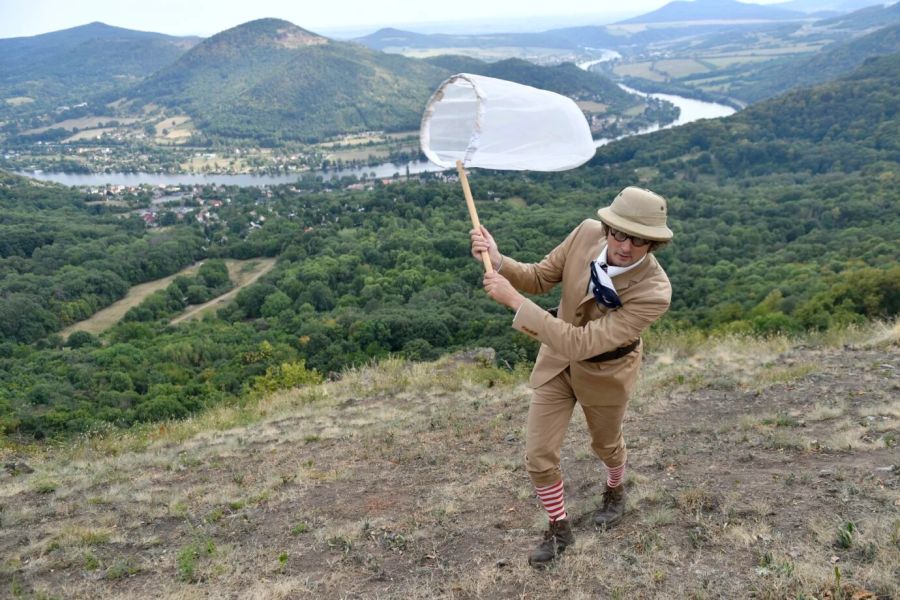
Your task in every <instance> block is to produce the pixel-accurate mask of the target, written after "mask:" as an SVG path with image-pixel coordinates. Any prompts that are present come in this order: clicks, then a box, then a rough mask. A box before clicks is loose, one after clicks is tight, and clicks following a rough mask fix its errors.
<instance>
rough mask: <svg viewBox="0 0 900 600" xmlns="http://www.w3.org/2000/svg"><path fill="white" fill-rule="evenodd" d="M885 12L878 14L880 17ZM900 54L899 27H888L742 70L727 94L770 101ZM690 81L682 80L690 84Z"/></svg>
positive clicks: (898, 16) (898, 10)
mask: <svg viewBox="0 0 900 600" xmlns="http://www.w3.org/2000/svg"><path fill="white" fill-rule="evenodd" d="M894 8H895V9H896V10H894V11H893V12H894V13H896V15H895V16H894V17H893V18H894V19H895V20H896V19H900V4H898V5H896V6H895V7H894ZM887 10H889V9H886V10H884V11H879V14H881V16H882V17H884V16H885V14H884V13H885V12H887ZM898 51H900V24H894V25H888V26H887V27H882V28H880V29H878V30H877V31H874V32H872V33H870V34H867V35H864V36H862V37H859V38H855V39H852V40H849V41H845V42H840V43H837V44H832V45H830V46H828V47H826V48H825V49H823V50H822V51H820V52H818V53H816V54H814V55H812V56H810V57H802V58H792V59H787V60H780V61H775V62H773V63H772V64H770V65H768V66H764V67H762V68H747V67H742V68H740V69H735V71H744V72H745V73H746V74H743V75H738V76H737V80H736V81H735V82H734V83H733V84H732V85H731V87H730V88H729V90H728V93H729V94H730V95H732V96H734V97H735V98H740V99H741V100H745V101H747V102H756V101H758V100H763V99H766V98H772V97H774V96H777V95H778V94H781V93H784V92H785V91H787V90H790V89H794V88H797V87H800V86H811V85H815V84H818V83H822V82H825V81H829V80H832V79H834V78H836V77H839V76H841V75H844V74H845V73H848V72H850V71H852V70H853V69H855V68H856V67H858V66H859V65H860V64H862V63H863V62H864V61H865V60H866V59H868V58H872V57H875V56H883V55H888V54H894V53H896V52H898ZM690 81H691V78H689V77H688V78H685V79H684V82H685V83H690Z"/></svg>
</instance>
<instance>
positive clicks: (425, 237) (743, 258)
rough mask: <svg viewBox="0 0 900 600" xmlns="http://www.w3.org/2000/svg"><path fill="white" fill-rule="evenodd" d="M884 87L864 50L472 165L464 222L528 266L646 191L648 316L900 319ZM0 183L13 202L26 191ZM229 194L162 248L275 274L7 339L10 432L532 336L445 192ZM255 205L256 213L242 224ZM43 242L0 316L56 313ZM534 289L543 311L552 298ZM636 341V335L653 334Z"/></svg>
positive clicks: (889, 76) (881, 70) (185, 405)
mask: <svg viewBox="0 0 900 600" xmlns="http://www.w3.org/2000/svg"><path fill="white" fill-rule="evenodd" d="M898 82H900V56H892V57H888V58H883V59H877V60H870V61H868V62H867V63H866V64H865V65H864V66H863V67H862V68H860V69H859V70H857V71H856V72H854V73H853V74H852V75H851V76H849V77H846V78H844V79H842V80H839V81H836V82H833V83H830V84H827V85H823V86H820V87H817V88H813V89H811V90H801V91H798V92H795V93H792V94H789V95H787V96H784V97H782V98H778V99H774V100H771V101H768V102H764V103H760V104H759V105H756V106H754V107H752V108H751V109H748V110H746V111H744V112H742V113H739V114H737V115H735V116H733V117H730V118H727V119H720V120H714V121H701V122H698V123H695V124H690V125H686V126H683V127H680V128H676V129H674V130H667V131H662V132H658V133H655V134H652V135H647V136H640V137H635V138H630V139H627V140H623V141H620V142H616V143H613V144H610V145H608V146H605V147H603V148H601V149H600V150H599V152H598V154H597V156H596V157H595V158H594V159H593V160H592V161H591V162H590V163H589V164H588V165H586V166H584V167H582V168H579V169H577V170H574V171H570V172H564V173H554V174H535V173H531V174H527V173H526V174H523V173H499V172H496V173H488V172H481V171H476V172H474V173H472V176H471V182H472V187H473V192H474V194H475V196H476V198H477V199H478V206H479V214H480V216H481V221H482V223H484V224H485V225H486V226H487V227H488V228H489V229H491V230H492V232H493V233H494V235H495V237H496V238H497V240H498V241H499V243H500V245H501V250H503V251H504V252H505V253H507V254H510V255H512V256H514V257H516V258H518V259H520V260H524V261H531V260H539V259H540V258H541V257H542V256H543V255H544V254H545V253H547V252H548V251H549V250H551V249H552V248H553V247H554V245H556V244H557V243H558V242H559V241H560V240H562V239H563V237H564V236H565V235H566V233H567V232H568V231H570V230H571V228H573V227H574V226H575V225H577V224H578V223H579V222H580V221H582V220H583V219H585V218H591V217H592V216H594V214H595V211H596V209H597V208H598V207H599V206H603V205H605V204H607V203H608V202H609V201H610V200H611V199H612V198H613V197H614V195H615V194H616V192H617V191H618V190H619V189H620V188H621V187H623V186H625V185H630V184H640V185H645V186H647V187H650V188H652V189H654V190H656V191H658V192H660V193H662V194H664V195H665V196H667V197H668V198H669V200H670V215H671V226H672V228H673V230H674V231H675V240H674V243H673V244H672V245H671V246H669V247H667V248H666V249H664V250H663V251H662V252H661V253H660V256H659V258H660V261H661V262H662V264H663V265H664V266H665V268H666V270H667V271H668V273H669V275H670V277H671V279H672V283H673V288H674V296H673V304H672V309H671V311H670V313H669V314H668V315H667V316H666V317H665V318H664V319H663V320H662V321H661V322H660V323H659V324H658V328H662V329H685V330H693V329H698V330H699V331H700V332H710V331H719V332H722V331H751V332H757V333H763V334H764V333H769V332H775V331H784V332H794V331H802V330H805V329H824V328H828V327H832V326H840V325H842V324H847V323H853V322H857V321H862V320H864V319H871V318H878V317H887V316H891V315H896V314H897V313H898V312H900V266H898V258H900V241H898V236H897V231H898V230H900V217H898V215H900V196H898V195H897V192H896V189H897V183H898V182H897V165H898V164H900V146H898V144H900V142H898V140H900V129H898V127H900V119H898V98H897V95H896V90H897V89H898ZM7 185H8V186H9V187H8V188H6V189H7V190H8V191H7V194H8V196H9V197H19V196H20V195H21V194H22V193H23V190H32V189H33V188H32V187H29V186H30V184H24V183H21V182H20V181H17V180H11V181H9V182H8V183H7ZM28 193H30V194H31V195H32V197H33V196H34V195H35V194H36V192H28ZM228 193H229V196H230V197H231V198H232V202H231V203H230V204H228V205H226V206H223V207H222V212H221V218H222V221H221V222H219V223H217V224H216V223H212V224H207V225H203V226H201V225H199V224H193V225H190V226H186V225H185V226H176V227H175V228H174V229H171V230H168V231H166V232H164V234H165V235H166V236H167V237H165V238H163V239H172V240H193V239H197V238H200V239H202V240H203V244H204V246H205V247H206V250H205V252H204V253H203V255H204V256H205V257H209V258H215V257H233V258H249V257H253V256H277V257H278V264H277V266H276V268H275V269H274V270H273V271H272V272H271V273H270V274H269V275H267V276H266V277H265V278H264V279H263V280H262V281H261V282H259V283H257V284H255V285H253V286H250V287H248V288H245V289H243V290H242V291H241V292H240V293H239V294H238V295H237V298H236V300H235V302H234V303H232V304H230V305H229V306H227V307H226V308H224V309H222V310H220V311H219V313H218V317H217V318H208V319H205V320H204V321H201V322H190V323H185V324H183V325H179V326H177V327H171V326H169V319H170V318H171V314H172V312H171V309H167V310H156V308H159V307H158V306H157V307H156V308H153V309H152V310H151V308H152V307H144V308H146V309H147V310H137V311H135V313H134V314H132V315H131V316H130V317H128V318H127V319H125V320H124V322H122V323H120V324H118V325H116V326H114V327H112V328H111V329H110V330H109V331H107V332H106V333H105V334H103V335H102V336H100V338H94V337H92V336H89V335H83V336H80V337H79V339H78V340H77V342H72V341H71V339H70V341H69V342H68V343H67V344H66V345H65V346H64V345H63V342H62V340H60V339H58V338H53V337H52V336H51V337H49V338H46V339H45V340H44V341H42V342H40V343H39V344H37V345H27V344H23V343H21V342H22V341H30V340H28V339H25V340H22V339H21V338H18V337H16V334H15V332H14V333H13V335H9V334H8V333H5V334H4V335H5V341H4V343H2V344H0V376H2V377H3V379H4V381H7V382H10V383H9V384H8V385H5V386H4V387H3V388H2V389H0V415H3V416H2V427H3V428H4V430H5V431H6V432H7V434H12V435H25V436H32V435H33V436H39V437H40V436H45V435H53V434H55V433H58V432H66V431H69V432H71V431H83V430H87V429H93V428H97V427H101V426H103V424H104V423H106V424H112V425H128V424H130V423H134V422H138V421H148V420H155V419H160V418H167V417H179V416H184V415H186V414H189V413H190V412H192V411H196V410H199V409H201V408H202V407H204V406H210V405H213V404H217V403H221V402H230V403H240V402H243V401H245V400H246V399H247V398H250V397H253V396H254V395H255V394H260V393H263V392H266V391H270V390H273V389H278V388H279V387H289V386H292V385H296V384H297V383H299V382H304V381H315V380H317V379H319V378H321V377H324V376H327V375H328V374H329V373H331V372H339V371H340V370H341V369H343V368H344V367H346V366H348V365H352V364H360V363H364V362H366V361H367V360H370V359H371V358H375V357H384V356H387V355H388V354H390V353H397V354H401V355H403V356H406V357H409V358H412V359H429V358H433V357H435V356H437V355H439V354H442V353H445V352H448V351H451V350H455V349H459V348H469V347H472V346H490V347H493V348H495V349H496V350H497V356H498V362H499V364H500V365H502V366H506V365H514V364H515V363H517V362H519V361H525V360H528V359H530V358H532V357H533V355H534V353H535V351H536V346H535V344H534V343H533V342H532V341H531V340H530V339H528V338H526V337H524V336H521V335H519V334H518V333H516V332H515V331H514V330H512V329H511V327H510V319H511V315H510V314H509V311H507V310H506V309H505V308H502V307H499V306H497V305H495V304H494V303H492V302H491V301H489V300H488V299H487V298H486V297H485V295H484V294H483V292H482V291H481V289H480V279H481V276H480V272H481V269H480V267H479V265H478V264H477V263H476V262H475V261H473V260H472V259H471V258H470V257H469V255H468V237H467V233H466V232H467V230H468V229H469V224H468V217H467V214H466V210H465V207H464V203H463V201H462V198H461V192H460V189H459V187H458V185H457V184H447V183H443V182H440V181H437V180H431V179H429V178H423V180H422V181H420V182H409V183H396V184H393V185H378V186H376V188H375V189H374V190H373V191H370V192H349V191H342V192H331V193H322V194H316V193H306V194H304V193H300V192H298V191H295V190H294V189H293V188H292V187H290V186H285V187H279V188H274V189H272V190H271V191H270V192H267V191H265V190H259V189H255V188H246V189H233V190H229V192H228ZM63 200H64V201H63V202H61V203H59V205H60V208H59V210H70V211H73V213H72V214H73V215H75V216H72V217H70V218H68V219H67V222H69V223H72V224H73V226H75V227H77V225H78V223H79V222H80V221H79V219H82V218H88V217H87V216H84V217H82V216H78V215H86V214H87V213H86V212H85V211H84V210H83V209H81V208H80V207H79V203H78V200H77V198H71V197H70V198H64V199H63ZM16 206H19V205H16ZM27 206H28V205H27V203H25V208H21V207H19V208H16V210H17V211H20V212H23V211H24V214H23V215H21V216H20V217H17V218H19V219H25V218H32V219H36V218H37V217H36V215H35V214H34V213H33V212H32V214H31V215H30V217H29V216H28V209H27ZM67 207H71V208H67ZM48 214H53V213H48ZM251 215H252V216H251ZM259 215H263V216H266V220H265V224H264V225H263V226H262V227H261V228H254V227H250V226H249V224H250V222H251V220H252V219H254V218H258V216H259ZM92 218H93V217H92ZM98 222H99V223H103V222H104V221H103V217H102V215H101V217H100V221H98ZM60 227H61V226H60ZM62 233H63V229H61V230H60V231H59V233H58V234H54V235H60V236H61V235H62ZM143 239H146V240H147V241H148V242H150V241H152V239H153V238H152V237H149V238H141V240H143ZM95 243H99V241H98V242H95ZM132 243H139V242H132ZM140 243H143V242H140ZM89 244H90V243H89ZM45 245H46V244H44V245H41V242H40V240H37V241H35V240H27V239H25V240H24V241H22V242H20V244H19V247H20V249H19V250H18V252H19V254H20V255H21V256H19V255H17V256H12V257H8V258H6V259H5V262H4V264H5V265H6V268H7V269H10V268H11V267H13V266H15V268H14V270H11V271H8V272H10V273H13V274H14V275H15V277H17V278H19V280H20V281H21V283H19V284H17V285H16V286H14V287H12V288H10V287H5V288H4V290H3V292H2V293H3V306H4V309H6V307H7V306H9V304H8V299H9V298H11V297H12V295H13V294H16V293H19V289H20V288H21V287H22V286H24V285H30V286H32V288H31V289H32V290H33V291H32V292H30V293H32V294H36V295H37V298H35V299H34V300H33V301H32V304H35V303H37V302H38V301H40V303H41V306H51V307H52V306H54V302H56V301H57V300H55V291H54V290H55V289H56V288H54V287H52V286H51V285H49V284H43V283H38V282H37V281H36V277H37V276H38V275H40V273H37V272H35V273H34V274H31V273H29V272H28V271H30V270H34V271H37V268H38V267H37V266H36V265H37V264H38V262H36V261H37V259H43V252H44V250H43V248H44V246H45ZM38 246H40V247H38ZM54 246H56V244H52V245H49V246H48V247H47V251H50V250H53V251H54V253H55V252H56V249H55V248H54ZM28 247H31V248H32V250H28ZM151 247H152V244H151ZM29 251H30V252H31V257H30V258H28V256H27V254H28V252H29ZM141 252H143V250H142V251H141ZM105 254H108V253H105ZM127 255H128V254H127V253H125V254H123V255H120V258H121V257H124V256H127ZM54 256H56V261H57V262H56V263H55V267H53V266H52V265H51V263H46V266H42V267H41V268H45V269H47V270H48V272H50V273H52V274H50V275H45V277H50V278H51V281H50V283H52V277H53V276H54V275H53V274H56V273H58V272H60V270H61V269H64V268H70V267H65V265H66V264H67V261H72V263H73V265H76V266H77V265H82V268H88V264H89V263H88V262H85V261H83V260H82V259H81V258H78V259H77V260H76V259H73V258H72V257H70V256H67V255H66V254H65V253H61V254H54ZM104 259H105V260H109V259H108V258H99V257H98V258H97V259H96V260H104ZM79 261H80V262H79ZM82 263H83V264H82ZM41 264H42V265H44V263H41ZM30 265H35V266H30ZM90 266H91V267H93V266H94V264H93V263H91V264H90ZM107 269H108V270H110V271H115V270H116V266H115V265H114V264H110V265H108V267H107ZM123 279H124V278H123ZM4 284H5V282H4ZM169 292H170V294H169V296H171V297H172V298H173V299H174V298H175V297H177V296H179V290H176V289H171V290H169ZM540 302H541V303H543V305H545V306H552V305H553V303H554V298H553V297H552V296H551V297H546V298H541V299H540ZM157 303H158V300H157ZM28 304H29V303H27V302H21V303H19V304H17V305H16V306H17V307H18V308H17V309H16V310H25V309H27V308H28ZM163 308H165V307H163ZM701 334H702V333H701ZM653 340H654V333H653V332H651V334H650V335H649V337H648V339H647V342H648V344H649V345H650V346H651V347H652V344H653ZM313 369H314V371H312V370H313Z"/></svg>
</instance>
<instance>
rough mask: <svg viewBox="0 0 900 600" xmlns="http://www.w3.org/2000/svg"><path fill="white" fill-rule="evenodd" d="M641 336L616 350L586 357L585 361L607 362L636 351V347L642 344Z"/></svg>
mask: <svg viewBox="0 0 900 600" xmlns="http://www.w3.org/2000/svg"><path fill="white" fill-rule="evenodd" d="M640 343H641V338H638V339H636V340H634V341H633V342H631V343H630V344H628V345H627V346H622V347H621V348H616V349H615V350H610V351H609V352H604V353H603V354H598V355H597V356H592V357H590V358H586V359H584V361H585V362H592V363H598V362H606V361H608V360H615V359H617V358H622V357H623V356H625V355H626V354H631V353H632V352H634V351H635V349H636V348H637V347H638V345H640Z"/></svg>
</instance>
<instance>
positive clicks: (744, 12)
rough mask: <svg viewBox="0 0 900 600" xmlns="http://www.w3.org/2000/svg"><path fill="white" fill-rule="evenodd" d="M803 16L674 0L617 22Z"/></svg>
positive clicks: (721, 1) (708, 0)
mask: <svg viewBox="0 0 900 600" xmlns="http://www.w3.org/2000/svg"><path fill="white" fill-rule="evenodd" d="M804 17H806V15H805V14H804V13H802V12H799V11H795V10H788V9H784V8H773V7H772V6H771V5H768V6H762V5H759V4H745V3H743V2H737V1H735V0H692V1H690V2H688V1H685V0H675V1H674V2H669V3H668V4H666V5H665V6H663V7H661V8H658V9H657V10H654V11H651V12H649V13H646V14H644V15H640V16H638V17H634V18H632V19H626V20H624V21H619V23H618V24H631V23H669V22H683V21H710V20H748V19H754V20H756V19H761V20H773V21H781V20H791V19H802V18H804Z"/></svg>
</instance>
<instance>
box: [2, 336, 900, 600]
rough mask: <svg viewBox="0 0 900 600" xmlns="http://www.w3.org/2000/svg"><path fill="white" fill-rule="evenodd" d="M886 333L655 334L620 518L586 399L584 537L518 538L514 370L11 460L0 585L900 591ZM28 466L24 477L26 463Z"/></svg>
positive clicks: (352, 594)
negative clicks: (607, 494)
mask: <svg viewBox="0 0 900 600" xmlns="http://www.w3.org/2000/svg"><path fill="white" fill-rule="evenodd" d="M898 337H900V336H898V327H897V326H894V327H893V329H891V328H890V327H882V328H881V329H872V330H868V331H866V332H864V333H863V334H857V335H856V337H854V338H852V339H851V338H849V337H846V336H845V337H843V338H842V339H841V340H838V343H834V342H832V343H826V342H825V341H822V340H819V341H807V342H805V345H798V343H797V342H790V341H787V340H782V339H775V340H766V341H760V340H753V339H735V340H720V341H707V342H701V343H696V342H693V343H692V342H689V341H688V340H684V339H664V340H661V341H658V342H657V343H656V352H655V353H653V354H652V355H651V356H649V357H648V359H647V361H646V364H645V369H644V377H643V379H642V381H641V384H640V388H639V391H638V393H637V395H636V397H635V399H634V401H633V405H632V409H631V412H630V415H629V418H628V422H627V431H626V435H627V439H628V442H629V447H630V469H629V476H628V485H629V487H630V505H631V511H630V513H629V514H628V515H627V516H626V518H625V520H624V521H623V523H622V524H621V525H620V526H619V527H617V528H615V529H613V530H611V531H608V532H607V531H597V530H595V529H594V528H593V526H592V525H590V520H589V518H587V517H589V516H590V512H591V510H592V509H593V508H594V506H595V498H596V494H597V493H598V490H599V488H600V485H599V484H600V481H601V475H600V473H599V472H598V469H597V467H596V464H597V463H596V461H595V460H594V459H593V458H592V457H591V455H590V451H589V448H588V444H587V437H586V431H585V428H584V426H583V419H581V417H580V415H577V414H576V423H575V426H574V427H573V428H572V429H571V430H570V435H569V436H568V438H567V441H566V446H565V449H564V455H563V465H562V466H563V470H564V472H565V474H566V476H567V491H568V498H569V500H570V502H569V504H570V506H569V509H570V513H571V514H573V515H574V516H575V517H576V518H577V519H579V524H578V526H577V530H576V535H577V543H576V545H575V547H574V548H572V549H570V550H569V551H568V552H567V553H566V555H565V556H564V557H563V559H562V561H561V562H560V564H559V565H558V567H556V568H552V569H550V570H549V571H547V572H534V571H532V570H531V569H530V568H529V567H528V566H527V565H526V564H525V560H524V557H525V553H526V552H527V550H528V549H529V548H530V547H531V546H532V545H533V544H534V542H535V541H536V539H537V538H538V537H539V534H540V530H541V528H542V527H543V517H542V515H541V513H540V511H539V509H538V507H537V504H536V501H535V499H534V498H533V494H532V492H531V489H530V486H529V483H528V480H527V476H526V474H525V472H524V470H523V467H522V464H521V463H522V461H521V455H522V448H523V425H524V422H525V413H526V410H527V402H528V396H529V391H528V390H527V388H526V387H525V385H524V383H523V379H524V374H523V373H521V372H517V373H514V374H512V375H509V374H504V373H503V372H502V371H499V370H497V369H493V368H490V367H484V366H481V365H480V364H479V363H478V362H477V360H475V361H472V360H466V359H459V358H457V359H453V360H446V359H445V360H444V361H442V362H439V363H436V364H427V365H411V364H406V363H402V362H398V361H388V362H386V363H383V364H381V365H378V366H376V367H371V368H366V369H360V370H358V371H354V372H350V373H347V374H345V376H344V377H343V378H342V379H341V380H340V381H337V382H332V383H326V384H324V385H322V386H318V387H313V388H307V389H298V390H292V391H289V392H285V393H282V394H280V395H276V396H274V397H270V398H266V399H264V400H262V401H261V402H260V403H259V404H258V405H254V406H252V407H249V408H246V409H243V410H237V409H221V410H218V411H216V412H215V413H211V414H208V415H203V416H200V417H198V418H197V419H195V420H193V421H189V422H185V423H175V424H171V425H168V426H162V427H160V426H154V427H152V428H147V429H144V430H138V431H134V432H131V433H129V434H127V435H110V436H107V437H106V438H101V439H97V440H92V441H91V440H89V441H85V442H83V443H80V444H77V445H73V446H69V447H64V448H57V449H53V450H50V451H47V452H46V453H44V454H42V455H37V454H27V453H23V454H18V455H13V454H12V451H10V450H7V451H6V456H4V459H5V460H4V461H3V462H5V463H7V464H8V465H9V466H8V468H7V470H6V471H5V472H3V473H2V474H0V490H2V491H0V556H2V557H3V562H2V565H0V590H3V594H4V595H5V594H6V593H11V595H12V596H16V595H22V596H25V597H31V596H36V597H66V598H69V597H74V598H112V597H131V598H144V597H177V598H199V597H204V598H307V597H315V598H549V597H556V598H560V597H565V598H616V597H618V598H687V597H694V598H721V597H726V598H745V597H760V598H784V597H791V598H793V597H806V598H810V597H815V598H820V599H822V598H841V597H843V598H855V599H857V600H860V599H863V598H876V597H878V598H892V597H893V598H896V597H898V596H900V584H898V582H900V469H898V463H900V460H898V449H897V441H898V439H900V400H898V396H900V393H898V392H900V387H898V381H900V378H898V373H900V355H898ZM25 464H27V465H29V467H30V468H33V469H34V472H33V473H26V472H24V471H26V470H27V469H26V468H25Z"/></svg>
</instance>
